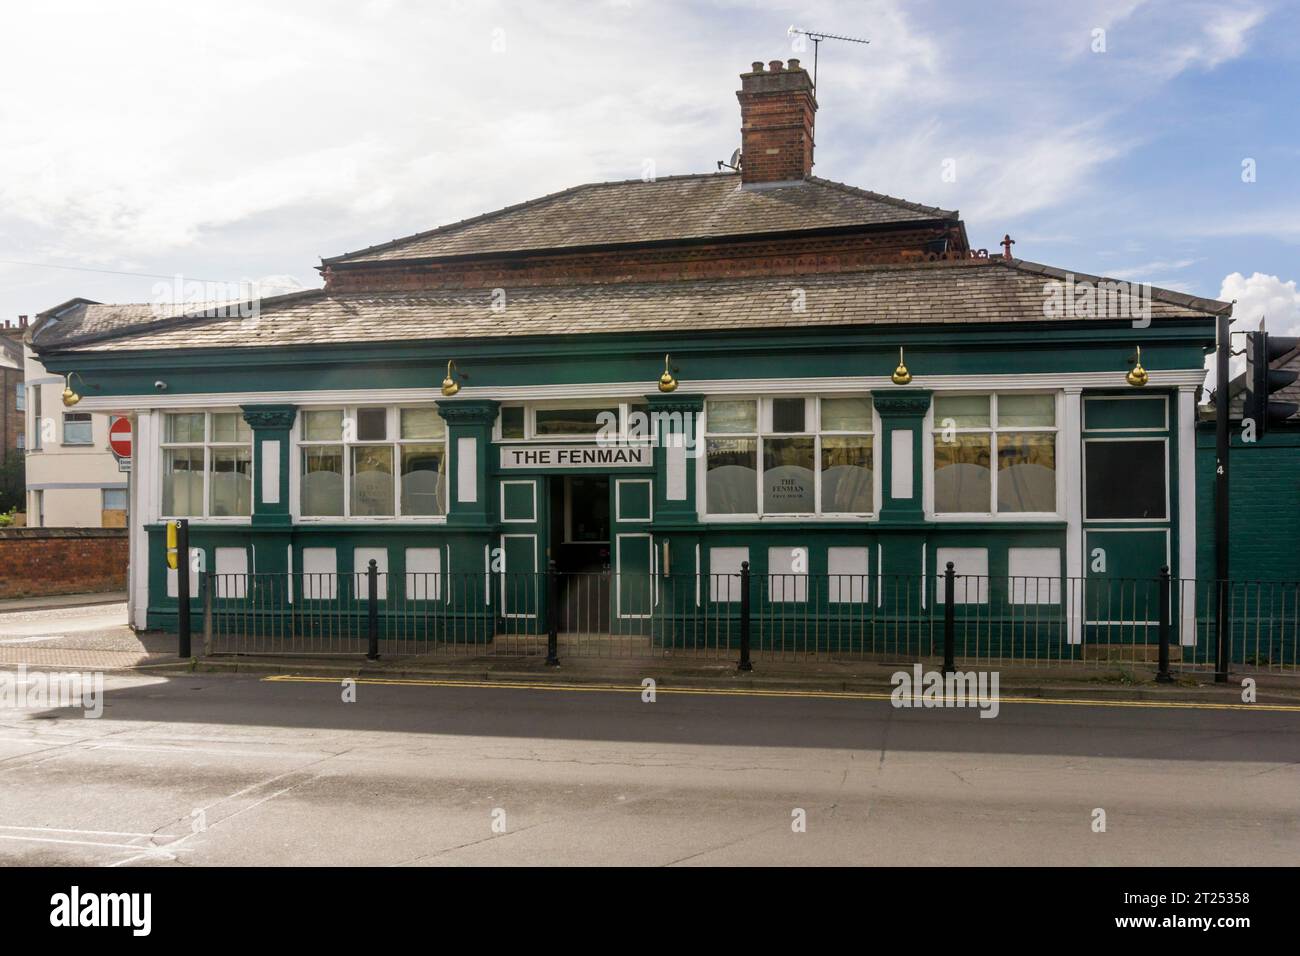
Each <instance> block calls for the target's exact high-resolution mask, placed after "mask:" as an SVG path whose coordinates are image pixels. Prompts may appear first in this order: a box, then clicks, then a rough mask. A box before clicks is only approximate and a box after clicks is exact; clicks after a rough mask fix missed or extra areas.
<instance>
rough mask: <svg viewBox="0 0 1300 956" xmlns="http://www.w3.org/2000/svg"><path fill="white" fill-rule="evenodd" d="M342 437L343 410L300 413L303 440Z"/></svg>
mask: <svg viewBox="0 0 1300 956" xmlns="http://www.w3.org/2000/svg"><path fill="white" fill-rule="evenodd" d="M342 437H343V410H342V409H341V408H333V409H330V410H329V411H323V412H303V413H302V440H303V441H339V440H340V439H342Z"/></svg>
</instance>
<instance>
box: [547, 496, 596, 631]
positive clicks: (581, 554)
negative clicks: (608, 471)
mask: <svg viewBox="0 0 1300 956" xmlns="http://www.w3.org/2000/svg"><path fill="white" fill-rule="evenodd" d="M548 495H549V505H550V507H549V509H548V510H549V514H550V527H549V528H548V529H547V530H548V535H547V539H548V541H549V542H550V555H551V559H552V560H553V561H554V562H555V567H556V570H557V571H558V572H559V582H558V585H559V586H558V592H559V608H558V620H557V623H558V629H559V631H560V632H561V633H565V634H607V633H609V630H610V593H611V585H610V582H611V579H612V574H611V553H612V552H611V544H612V539H611V535H610V481H609V477H608V476H607V475H555V476H553V477H551V478H550V479H548Z"/></svg>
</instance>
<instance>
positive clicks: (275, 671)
mask: <svg viewBox="0 0 1300 956" xmlns="http://www.w3.org/2000/svg"><path fill="white" fill-rule="evenodd" d="M913 666H914V665H913V664H911V663H891V664H886V663H872V662H857V661H854V662H840V661H763V660H755V661H754V669H753V671H750V672H747V673H742V672H739V671H738V670H737V669H736V663H735V661H725V660H718V661H698V660H691V661H684V660H673V659H671V658H655V659H645V658H595V659H593V658H571V659H567V660H565V659H561V666H559V667H547V666H546V663H545V659H544V658H543V657H541V656H529V657H508V658H507V657H501V658H482V657H478V658H459V659H457V658H451V659H447V658H439V659H430V658H414V657H413V658H406V659H398V660H382V659H381V660H379V661H375V662H369V661H366V660H364V659H363V658H335V659H328V658H312V659H309V658H283V657H269V656H268V657H261V656H258V657H253V656H244V657H209V658H201V659H197V660H195V661H192V662H191V661H186V662H180V661H170V662H168V661H160V662H156V663H147V664H144V665H142V666H139V667H137V668H136V669H137V670H142V671H147V672H149V673H160V672H161V673H194V672H199V673H208V674H247V675H252V674H264V675H285V676H300V677H311V678H320V679H330V680H342V679H344V678H357V679H361V680H373V681H395V682H406V681H410V682H423V683H465V684H496V685H509V684H527V685H529V686H550V687H556V688H559V687H563V686H566V685H581V686H583V687H587V688H593V687H596V686H607V687H617V688H620V689H630V688H635V687H640V686H641V682H642V681H643V680H645V679H646V678H651V679H653V680H654V681H655V683H656V686H657V687H658V688H659V689H664V690H698V691H722V692H726V691H745V692H750V693H764V692H766V693H771V694H774V695H780V694H817V695H826V696H834V695H840V694H844V695H854V696H858V695H864V694H870V695H879V694H888V693H889V692H890V691H891V690H893V687H894V684H893V682H892V677H893V675H894V674H895V673H897V672H898V671H907V672H909V673H910V672H911V671H912V668H913ZM939 667H941V664H940V663H939V662H927V663H926V664H925V670H926V671H930V670H935V669H938V668H939ZM996 670H997V671H998V674H999V683H1000V693H1001V694H1002V695H1003V696H1016V697H1039V698H1066V699H1071V700H1087V699H1102V700H1107V701H1121V700H1122V701H1133V702H1158V701H1169V702H1175V701H1182V702H1201V703H1217V704H1240V703H1241V702H1242V700H1241V697H1242V680H1243V679H1244V678H1246V677H1251V678H1253V679H1254V680H1255V681H1256V684H1257V689H1258V701H1259V703H1275V704H1293V705H1300V676H1291V675H1283V674H1276V673H1265V674H1233V675H1231V676H1230V678H1229V682H1228V683H1227V684H1223V685H1216V684H1215V683H1214V675H1213V674H1195V675H1177V676H1176V678H1175V683H1173V684H1157V683H1155V681H1154V672H1153V671H1149V670H1136V669H1133V668H1130V669H1128V670H1125V671H1119V670H1109V671H1096V670H1069V669H1062V668H1059V667H1058V668H1050V669H1049V668H1046V667H1043V668H1026V667H1023V666H1021V667H1008V668H997V669H996Z"/></svg>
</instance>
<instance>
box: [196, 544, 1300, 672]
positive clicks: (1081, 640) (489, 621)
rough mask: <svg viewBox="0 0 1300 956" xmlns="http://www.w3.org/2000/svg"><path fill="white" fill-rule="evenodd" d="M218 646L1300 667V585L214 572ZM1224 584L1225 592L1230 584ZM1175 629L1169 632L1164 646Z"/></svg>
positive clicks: (744, 573) (332, 651)
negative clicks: (1220, 660) (1221, 622)
mask: <svg viewBox="0 0 1300 956" xmlns="http://www.w3.org/2000/svg"><path fill="white" fill-rule="evenodd" d="M202 587H203V603H204V614H203V647H204V651H205V653H209V654H270V655H309V656H323V655H347V656H361V655H364V656H367V657H370V658H371V659H376V658H379V659H385V658H387V659H391V658H395V657H424V656H428V657H439V656H464V657H489V656H495V657H515V656H533V655H545V656H547V657H548V658H549V659H551V660H552V661H554V660H557V659H563V658H565V657H581V658H602V657H610V658H615V657H628V658H636V657H683V658H701V659H711V660H734V661H736V662H737V664H738V666H741V667H742V668H743V667H745V666H746V664H752V662H754V661H772V660H791V661H797V660H869V661H870V660H874V661H881V662H911V661H920V660H936V661H937V660H942V661H943V664H944V666H945V667H947V668H949V669H951V668H952V667H956V666H973V665H980V666H983V665H1002V666H1005V665H1026V666H1037V665H1097V666H1116V665H1148V666H1150V667H1151V668H1158V669H1160V670H1161V672H1162V673H1170V672H1172V671H1188V670H1199V671H1214V670H1215V668H1216V643H1217V633H1218V628H1217V622H1216V619H1215V614H1216V611H1217V608H1218V606H1219V604H1220V600H1221V601H1222V606H1223V608H1224V612H1225V625H1226V633H1225V637H1226V641H1227V659H1228V661H1229V663H1230V664H1231V666H1232V667H1233V668H1234V669H1237V670H1242V669H1270V670H1286V671H1295V670H1298V669H1300V654H1298V650H1300V583H1282V582H1227V583H1218V582H1213V581H1209V582H1206V581H1196V580H1190V579H1181V580H1180V579H1171V578H1169V576H1168V572H1167V571H1165V570H1163V569H1162V571H1161V572H1160V573H1158V574H1156V575H1153V576H1152V577H1151V578H1142V579H1112V578H1072V577H1014V576H1004V577H998V576H990V575H963V574H957V573H955V571H951V572H950V571H949V569H943V571H941V572H940V573H939V574H936V575H926V576H921V575H884V574H875V575H869V574H868V575H854V574H820V575H816V574H788V573H777V572H773V573H762V572H757V571H751V569H750V568H749V567H748V565H747V564H746V565H744V566H742V567H741V568H740V569H739V570H738V571H737V572H736V573H728V574H703V575H693V574H692V575H672V576H666V575H654V574H649V573H644V572H643V573H639V574H618V573H614V572H578V573H572V572H559V571H555V570H554V569H551V570H548V571H541V572H536V573H534V572H493V573H477V574H437V573H418V574H417V573H408V574H403V575H397V574H386V573H384V572H382V571H379V570H378V568H377V567H375V566H373V564H372V566H371V567H369V568H367V569H366V570H365V571H361V572H356V573H342V574H313V573H303V572H300V573H293V574H261V573H259V574H212V573H209V574H206V575H205V576H204V579H203V582H202ZM1220 591H1222V595H1221V596H1220V593H1219V592H1220ZM1162 637H1163V638H1164V640H1163V642H1162Z"/></svg>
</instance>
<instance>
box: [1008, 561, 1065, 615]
mask: <svg viewBox="0 0 1300 956" xmlns="http://www.w3.org/2000/svg"><path fill="white" fill-rule="evenodd" d="M1007 576H1008V579H1009V580H1008V582H1007V584H1008V590H1009V591H1010V593H1011V603H1012V604H1060V603H1061V549H1060V548H1009V549H1008V550H1007Z"/></svg>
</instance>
